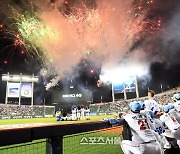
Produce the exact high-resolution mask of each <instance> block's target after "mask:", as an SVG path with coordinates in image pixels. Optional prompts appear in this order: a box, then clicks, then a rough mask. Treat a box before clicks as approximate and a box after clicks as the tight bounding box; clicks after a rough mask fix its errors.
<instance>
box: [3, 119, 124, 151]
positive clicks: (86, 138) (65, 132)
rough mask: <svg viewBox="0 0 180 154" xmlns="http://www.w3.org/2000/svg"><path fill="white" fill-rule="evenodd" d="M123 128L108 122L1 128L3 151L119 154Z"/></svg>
mask: <svg viewBox="0 0 180 154" xmlns="http://www.w3.org/2000/svg"><path fill="white" fill-rule="evenodd" d="M121 131H122V127H121V126H118V127H112V126H111V125H110V124H109V123H108V122H106V121H98V122H88V123H75V124H62V125H57V124H56V125H54V124H50V125H44V126H33V127H23V128H13V129H12V128H10V129H1V130H0V153H1V154H26V153H27V154H81V153H85V154H99V153H106V154H108V153H109V154H116V153H118V154H119V153H121V149H120V140H121Z"/></svg>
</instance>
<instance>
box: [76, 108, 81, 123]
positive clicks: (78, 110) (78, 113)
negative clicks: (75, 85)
mask: <svg viewBox="0 0 180 154" xmlns="http://www.w3.org/2000/svg"><path fill="white" fill-rule="evenodd" d="M80 118H81V107H80V106H78V108H77V120H80Z"/></svg>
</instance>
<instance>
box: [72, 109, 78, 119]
mask: <svg viewBox="0 0 180 154" xmlns="http://www.w3.org/2000/svg"><path fill="white" fill-rule="evenodd" d="M71 112H72V120H77V117H76V107H74V108H72V111H71Z"/></svg>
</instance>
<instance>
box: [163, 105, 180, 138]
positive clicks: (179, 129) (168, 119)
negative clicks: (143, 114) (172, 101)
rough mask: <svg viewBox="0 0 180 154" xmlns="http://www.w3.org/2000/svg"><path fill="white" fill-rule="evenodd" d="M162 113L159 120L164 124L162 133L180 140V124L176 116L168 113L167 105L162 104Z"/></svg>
mask: <svg viewBox="0 0 180 154" xmlns="http://www.w3.org/2000/svg"><path fill="white" fill-rule="evenodd" d="M163 109H164V112H165V113H164V114H163V115H162V116H160V120H161V121H162V122H163V124H164V125H165V126H166V129H165V133H164V135H165V136H167V137H170V138H176V139H177V140H180V124H179V123H178V122H177V120H176V118H175V117H174V116H173V115H171V114H170V113H169V110H170V109H169V105H165V106H164V108H163Z"/></svg>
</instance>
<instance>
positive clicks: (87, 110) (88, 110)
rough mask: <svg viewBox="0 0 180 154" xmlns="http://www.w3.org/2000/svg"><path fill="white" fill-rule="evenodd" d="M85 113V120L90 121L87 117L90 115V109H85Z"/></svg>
mask: <svg viewBox="0 0 180 154" xmlns="http://www.w3.org/2000/svg"><path fill="white" fill-rule="evenodd" d="M85 112H86V120H90V117H89V115H90V109H89V108H87V109H86V110H85Z"/></svg>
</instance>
